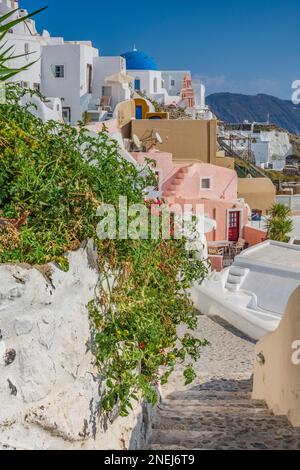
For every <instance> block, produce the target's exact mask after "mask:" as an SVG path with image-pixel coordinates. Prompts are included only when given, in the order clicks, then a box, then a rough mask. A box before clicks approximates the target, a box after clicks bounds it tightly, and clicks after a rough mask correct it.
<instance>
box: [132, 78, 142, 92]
mask: <svg viewBox="0 0 300 470" xmlns="http://www.w3.org/2000/svg"><path fill="white" fill-rule="evenodd" d="M134 89H135V90H136V91H140V89H141V80H140V79H139V78H136V79H135V80H134Z"/></svg>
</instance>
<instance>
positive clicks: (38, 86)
mask: <svg viewBox="0 0 300 470" xmlns="http://www.w3.org/2000/svg"><path fill="white" fill-rule="evenodd" d="M33 89H34V90H35V91H40V89H41V86H40V84H39V83H34V84H33Z"/></svg>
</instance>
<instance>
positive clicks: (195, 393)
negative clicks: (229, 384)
mask: <svg viewBox="0 0 300 470" xmlns="http://www.w3.org/2000/svg"><path fill="white" fill-rule="evenodd" d="M237 399H242V400H244V399H246V400H250V399H251V391H250V390H238V389H236V390H209V389H208V390H201V389H200V390H195V389H194V390H187V391H174V392H172V393H171V394H169V395H167V396H166V397H165V398H164V399H163V401H164V402H165V403H166V402H167V401H173V400H184V401H186V400H197V401H198V402H200V401H202V400H226V401H228V400H237Z"/></svg>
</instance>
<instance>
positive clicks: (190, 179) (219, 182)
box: [178, 163, 238, 201]
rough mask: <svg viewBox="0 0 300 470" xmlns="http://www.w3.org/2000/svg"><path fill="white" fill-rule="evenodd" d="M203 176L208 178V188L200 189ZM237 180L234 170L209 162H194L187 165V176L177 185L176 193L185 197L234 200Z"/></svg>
mask: <svg viewBox="0 0 300 470" xmlns="http://www.w3.org/2000/svg"><path fill="white" fill-rule="evenodd" d="M203 178H209V179H210V189H201V180H202V179H203ZM237 182H238V178H237V174H236V172H235V171H234V170H229V169H228V168H222V167H220V166H216V165H211V164H209V163H195V164H193V165H191V166H190V167H189V171H188V174H187V176H186V177H185V179H184V181H183V182H182V184H181V185H180V186H179V187H178V193H180V195H183V194H184V197H186V198H187V197H192V198H195V197H200V198H204V199H223V200H229V201H230V200H236V198H237ZM178 195H179V194H178Z"/></svg>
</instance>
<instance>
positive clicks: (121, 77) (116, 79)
mask: <svg viewBox="0 0 300 470" xmlns="http://www.w3.org/2000/svg"><path fill="white" fill-rule="evenodd" d="M133 81H134V78H132V77H130V76H129V75H125V73H121V72H119V73H115V74H114V75H110V76H109V77H106V79H105V83H120V84H121V85H123V84H124V83H132V82H133Z"/></svg>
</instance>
